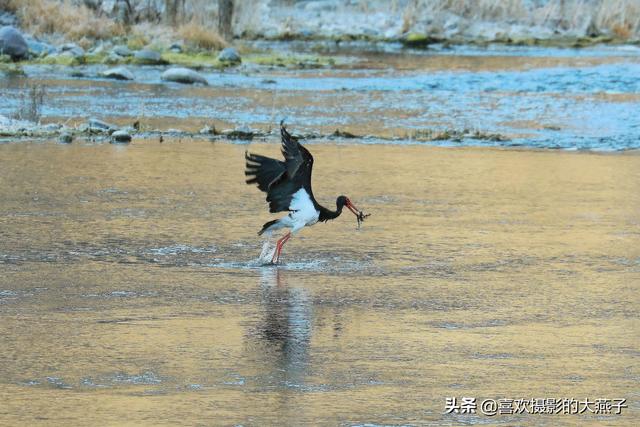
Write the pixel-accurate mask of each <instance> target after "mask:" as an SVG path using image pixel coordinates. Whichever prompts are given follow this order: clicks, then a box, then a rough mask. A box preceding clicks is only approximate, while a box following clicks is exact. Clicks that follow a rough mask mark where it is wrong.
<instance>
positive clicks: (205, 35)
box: [178, 20, 227, 50]
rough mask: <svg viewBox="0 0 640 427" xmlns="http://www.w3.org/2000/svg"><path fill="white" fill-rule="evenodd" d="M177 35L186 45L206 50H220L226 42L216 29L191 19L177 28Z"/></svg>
mask: <svg viewBox="0 0 640 427" xmlns="http://www.w3.org/2000/svg"><path fill="white" fill-rule="evenodd" d="M178 35H180V37H182V39H183V40H184V41H185V43H187V44H188V45H190V46H192V47H195V48H198V49H206V50H220V49H222V48H224V47H225V46H226V45H227V44H226V42H225V41H224V39H223V38H222V37H221V36H220V34H218V32H217V31H215V30H213V29H211V28H207V27H205V26H204V25H202V24H199V23H197V22H196V21H194V20H192V21H191V22H189V23H187V24H183V25H181V26H180V27H179V28H178Z"/></svg>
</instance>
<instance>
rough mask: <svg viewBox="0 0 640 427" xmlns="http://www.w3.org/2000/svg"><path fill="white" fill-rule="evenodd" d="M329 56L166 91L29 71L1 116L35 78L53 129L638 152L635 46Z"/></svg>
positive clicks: (161, 86)
mask: <svg viewBox="0 0 640 427" xmlns="http://www.w3.org/2000/svg"><path fill="white" fill-rule="evenodd" d="M271 47H272V48H276V49H278V50H280V51H282V50H284V48H283V47H282V46H280V45H278V44H275V45H271ZM394 49H395V50H394ZM293 50H295V46H294V48H293ZM286 52H287V51H286V50H285V53H286ZM328 53H330V54H332V55H333V57H334V58H335V59H336V61H337V65H336V66H335V67H333V68H332V69H324V68H322V69H315V70H290V69H285V68H279V67H258V66H255V65H251V64H246V65H244V66H243V67H241V68H240V69H231V70H227V71H223V72H220V71H211V70H209V71H207V70H202V73H203V74H204V75H205V76H206V78H207V80H208V81H209V83H210V86H209V87H188V86H187V87H185V86H184V85H179V84H165V83H162V82H161V80H160V74H161V72H162V71H163V69H164V68H162V67H134V68H132V71H133V74H134V75H135V77H136V81H135V82H113V81H109V80H105V79H98V78H96V77H95V76H96V75H98V73H99V72H100V71H101V70H103V69H105V68H106V66H86V67H77V68H76V71H80V72H82V73H84V74H85V75H86V77H83V78H73V77H70V74H69V70H68V69H65V68H57V67H53V66H27V67H25V71H26V73H27V75H28V77H27V78H15V77H14V78H8V77H1V76H0V89H1V90H2V95H3V102H2V103H0V114H5V115H6V114H10V113H11V112H12V111H14V110H15V109H16V108H18V106H19V99H20V93H21V91H22V90H24V89H23V85H24V83H25V82H26V81H29V82H40V83H42V84H44V85H46V86H47V87H48V88H49V98H48V100H47V102H46V103H45V107H44V110H43V114H44V120H45V121H56V122H68V123H71V124H73V123H80V122H82V121H83V120H86V119H87V118H89V117H98V118H102V119H106V120H111V121H114V122H117V123H119V124H131V123H133V121H135V120H140V122H141V123H142V126H143V127H147V128H161V129H169V128H179V129H188V130H192V131H197V130H199V129H200V128H201V127H202V126H204V125H205V124H209V125H212V124H214V125H216V126H217V127H218V128H225V127H234V126H239V125H248V126H250V127H253V128H258V129H263V130H264V129H270V128H272V127H273V126H274V124H277V123H278V122H279V121H280V120H281V119H282V118H286V119H287V121H288V123H290V125H291V126H293V127H295V129H296V130H297V131H310V132H320V133H323V134H325V135H326V134H329V133H332V132H334V131H335V130H336V128H339V129H340V130H342V131H348V132H351V133H353V134H356V135H363V136H369V137H370V138H369V139H367V141H366V142H370V143H379V142H384V143H391V144H414V143H423V142H417V141H416V139H415V136H416V134H418V135H419V134H420V132H424V131H425V130H447V129H448V130H451V129H453V130H458V131H462V130H465V129H467V130H471V131H479V132H480V133H482V134H485V135H492V134H497V135H500V136H501V138H497V139H498V140H497V141H496V140H495V139H496V138H489V139H474V138H472V137H467V138H463V139H462V140H461V141H457V140H449V139H444V140H440V141H434V142H431V143H430V144H432V145H484V146H487V145H488V146H493V145H507V146H512V145H517V146H528V147H539V148H562V149H581V150H595V151H611V150H625V149H637V148H640V115H638V114H637V111H640V79H639V78H638V76H640V49H638V48H637V47H633V46H622V47H610V48H607V47H596V48H592V49H581V50H576V49H542V48H529V49H526V48H507V47H495V46H493V47H489V48H487V49H471V48H458V49H452V50H446V49H439V50H428V51H399V50H397V49H396V48H392V49H391V52H387V51H382V52H365V53H362V52H354V51H350V50H348V49H342V50H339V51H336V52H333V51H329V52H328ZM390 139H391V140H390Z"/></svg>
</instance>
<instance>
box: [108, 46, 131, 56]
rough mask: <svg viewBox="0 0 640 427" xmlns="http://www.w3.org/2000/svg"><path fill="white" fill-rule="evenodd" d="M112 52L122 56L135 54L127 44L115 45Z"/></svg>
mask: <svg viewBox="0 0 640 427" xmlns="http://www.w3.org/2000/svg"><path fill="white" fill-rule="evenodd" d="M111 52H113V53H115V54H116V55H120V56H132V55H133V52H132V51H131V49H129V48H128V47H127V46H125V45H118V46H116V47H114V48H113V50H112V51H111Z"/></svg>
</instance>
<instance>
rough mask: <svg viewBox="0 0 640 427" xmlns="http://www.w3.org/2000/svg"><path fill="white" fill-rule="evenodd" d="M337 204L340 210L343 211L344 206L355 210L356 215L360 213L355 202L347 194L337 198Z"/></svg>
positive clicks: (352, 210)
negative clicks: (354, 204)
mask: <svg viewBox="0 0 640 427" xmlns="http://www.w3.org/2000/svg"><path fill="white" fill-rule="evenodd" d="M336 205H337V207H338V211H341V210H342V208H343V207H345V206H346V207H347V209H349V210H350V211H351V212H353V214H354V215H355V216H358V215H359V214H360V212H359V211H358V209H357V208H356V207H355V206H353V203H351V200H349V198H348V197H347V196H340V197H338V198H337V199H336Z"/></svg>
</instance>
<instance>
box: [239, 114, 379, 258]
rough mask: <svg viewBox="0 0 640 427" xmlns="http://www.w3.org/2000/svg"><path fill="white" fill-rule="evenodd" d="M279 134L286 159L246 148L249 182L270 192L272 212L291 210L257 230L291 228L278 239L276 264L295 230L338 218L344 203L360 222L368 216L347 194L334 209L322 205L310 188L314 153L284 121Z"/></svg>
mask: <svg viewBox="0 0 640 427" xmlns="http://www.w3.org/2000/svg"><path fill="white" fill-rule="evenodd" d="M280 134H281V136H282V155H283V156H284V161H281V160H277V159H272V158H269V157H265V156H261V155H259V154H251V153H249V152H245V158H246V160H247V168H246V170H245V175H246V176H247V184H258V188H259V189H260V190H261V191H264V192H265V193H267V202H269V212H271V213H276V212H287V211H288V212H289V214H288V215H287V216H285V217H282V218H280V219H275V220H273V221H269V222H267V223H265V224H264V225H263V226H262V230H260V231H259V232H258V235H262V234H263V233H265V232H267V233H271V232H273V231H276V230H280V229H282V228H289V229H291V231H289V232H287V234H285V235H284V236H283V237H282V238H280V239H279V240H278V242H277V244H276V249H275V252H274V253H273V258H272V260H271V262H272V263H273V264H276V263H277V262H278V260H279V259H280V253H281V252H282V246H283V245H284V244H285V243H286V242H287V241H288V240H289V239H290V238H291V236H292V235H293V234H295V233H297V232H298V231H300V230H301V229H302V228H304V227H306V226H311V225H313V224H315V223H317V222H318V221H321V222H325V221H329V220H330V219H336V218H337V217H339V216H340V214H341V213H342V208H343V207H345V206H346V207H347V208H348V209H349V210H350V211H351V212H353V214H354V215H356V217H357V218H358V224H359V223H360V221H362V220H363V219H364V218H365V217H366V216H368V215H364V214H363V213H362V212H360V211H359V210H358V209H357V208H356V207H355V206H354V205H353V203H351V200H349V198H348V197H347V196H340V197H338V198H337V199H336V210H335V211H332V210H329V209H327V208H325V207H324V206H321V205H320V204H319V203H318V202H317V201H316V199H315V198H314V197H313V191H312V190H311V170H312V168H313V156H312V155H311V153H310V152H309V150H307V149H306V148H305V147H303V146H302V144H300V143H299V142H298V140H297V139H296V138H294V137H292V136H291V135H290V134H289V132H287V129H285V127H284V122H280Z"/></svg>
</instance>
